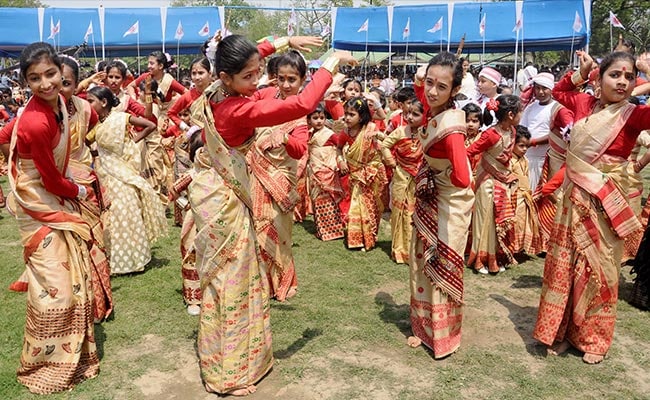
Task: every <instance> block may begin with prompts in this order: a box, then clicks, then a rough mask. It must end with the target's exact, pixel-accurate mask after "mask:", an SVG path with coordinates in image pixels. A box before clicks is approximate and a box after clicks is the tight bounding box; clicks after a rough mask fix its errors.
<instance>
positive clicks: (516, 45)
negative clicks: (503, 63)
mask: <svg viewBox="0 0 650 400" xmlns="http://www.w3.org/2000/svg"><path fill="white" fill-rule="evenodd" d="M518 51H519V29H517V32H516V35H515V70H514V72H513V74H514V75H513V77H514V78H515V79H514V81H515V83H514V90H513V92H514V94H517V95H518V94H519V86H518V84H517V58H518ZM522 65H523V64H522Z"/></svg>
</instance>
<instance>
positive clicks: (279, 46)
mask: <svg viewBox="0 0 650 400" xmlns="http://www.w3.org/2000/svg"><path fill="white" fill-rule="evenodd" d="M273 48H275V52H276V53H282V52H284V51H287V50H289V38H287V37H281V38H279V39H275V40H274V41H273Z"/></svg>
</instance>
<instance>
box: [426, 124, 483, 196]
mask: <svg viewBox="0 0 650 400" xmlns="http://www.w3.org/2000/svg"><path fill="white" fill-rule="evenodd" d="M426 154H427V155H428V156H429V157H432V158H443V159H448V160H449V161H450V162H451V175H450V176H449V178H450V180H451V183H452V184H453V185H454V186H456V187H458V188H468V187H469V186H470V184H471V183H472V179H471V176H472V174H471V171H470V170H469V165H468V163H467V152H466V151H465V135H463V134H462V133H460V132H459V133H451V134H449V135H447V136H446V137H445V138H443V139H442V140H440V141H438V142H436V143H434V144H433V145H431V146H430V147H429V148H428V149H427V152H426Z"/></svg>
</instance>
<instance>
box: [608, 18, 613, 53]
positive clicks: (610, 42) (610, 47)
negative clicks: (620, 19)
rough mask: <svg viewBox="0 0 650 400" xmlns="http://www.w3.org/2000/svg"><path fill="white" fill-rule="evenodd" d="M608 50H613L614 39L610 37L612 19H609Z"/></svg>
mask: <svg viewBox="0 0 650 400" xmlns="http://www.w3.org/2000/svg"><path fill="white" fill-rule="evenodd" d="M609 51H610V52H612V51H614V40H613V39H612V19H611V16H610V20H609Z"/></svg>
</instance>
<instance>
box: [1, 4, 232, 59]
mask: <svg viewBox="0 0 650 400" xmlns="http://www.w3.org/2000/svg"><path fill="white" fill-rule="evenodd" d="M221 11H222V10H220V8H218V7H177V8H174V7H169V8H168V7H161V8H102V7H99V8H0V56H17V55H19V54H20V52H21V51H22V49H23V48H24V47H25V46H26V45H28V44H29V43H32V42H38V41H45V42H48V43H51V44H53V45H55V47H57V48H59V49H61V50H63V49H66V48H70V47H75V46H80V45H84V43H85V46H87V47H86V50H85V54H84V55H85V56H86V57H92V56H93V55H94V54H93V48H92V45H93V42H94V44H95V50H96V52H97V56H98V57H100V58H101V56H102V50H103V52H104V54H105V57H115V56H129V55H131V56H132V55H136V54H137V47H138V44H139V47H140V54H141V55H146V54H147V53H148V52H150V51H153V50H161V49H163V48H164V49H165V50H166V51H167V52H169V53H171V54H176V49H177V47H178V51H179V53H180V54H196V53H198V51H199V47H200V46H201V45H202V44H203V43H204V42H205V40H206V39H208V37H206V36H200V35H199V31H200V30H201V28H202V27H203V26H204V25H205V24H206V23H208V25H209V28H210V35H211V34H213V33H214V32H215V31H216V30H217V29H219V28H220V27H221V26H222V23H221V18H222V15H221V14H222V13H221ZM179 21H180V22H181V26H182V30H183V36H182V38H181V39H180V40H176V39H175V38H174V36H175V34H176V30H177V28H178V22H179ZM136 22H138V28H139V29H138V32H139V33H138V34H132V35H127V36H124V34H125V32H126V31H127V30H129V28H131V27H132V26H133V25H134V24H135V23H136ZM57 23H58V24H59V32H58V33H57V34H56V35H55V36H54V38H53V39H48V37H49V36H50V24H54V25H56V24H57ZM91 23H92V31H93V33H92V34H91V35H88V37H87V38H86V37H85V36H86V32H87V30H88V27H89V25H90V24H91Z"/></svg>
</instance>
